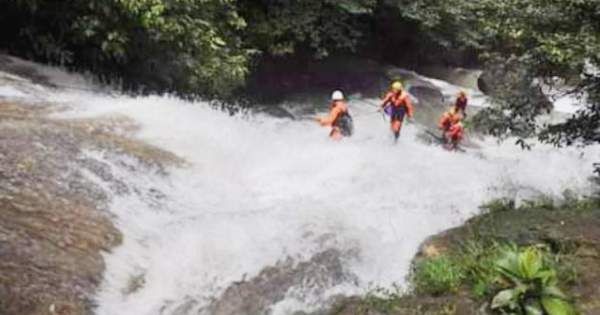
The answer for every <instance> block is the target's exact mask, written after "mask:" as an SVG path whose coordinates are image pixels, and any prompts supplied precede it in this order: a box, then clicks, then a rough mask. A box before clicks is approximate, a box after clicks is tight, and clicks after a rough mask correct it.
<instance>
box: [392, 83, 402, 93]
mask: <svg viewBox="0 0 600 315" xmlns="http://www.w3.org/2000/svg"><path fill="white" fill-rule="evenodd" d="M402 88H403V86H402V82H400V81H395V82H394V83H392V90H394V91H402Z"/></svg>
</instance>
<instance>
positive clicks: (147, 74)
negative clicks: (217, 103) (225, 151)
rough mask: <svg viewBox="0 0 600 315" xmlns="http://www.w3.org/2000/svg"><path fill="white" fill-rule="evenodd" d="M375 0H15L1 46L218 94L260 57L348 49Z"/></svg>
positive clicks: (131, 79) (133, 81) (3, 20)
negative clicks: (304, 51)
mask: <svg viewBox="0 0 600 315" xmlns="http://www.w3.org/2000/svg"><path fill="white" fill-rule="evenodd" d="M373 6H374V0H345V1H333V0H332V1H291V0H290V1H271V0H263V1H235V0H203V1H195V0H178V1H169V0H90V1H81V0H77V1H56V0H15V1H8V2H6V1H5V2H4V4H3V10H2V11H1V12H0V26H1V28H0V29H1V31H0V32H1V34H2V36H0V47H3V48H6V49H8V50H9V51H11V52H12V53H15V54H17V55H22V56H25V57H29V58H32V59H36V60H41V61H45V62H50V63H55V64H60V65H65V66H68V67H71V68H75V69H86V70H91V71H92V72H94V73H96V74H98V75H99V76H100V77H101V78H103V79H106V80H109V79H115V78H120V79H123V83H124V85H125V88H143V89H149V90H154V91H156V90H158V91H173V92H179V93H184V94H195V95H205V96H209V97H221V98H222V97H227V96H228V95H230V94H231V93H232V92H233V91H235V90H236V89H237V88H238V87H241V86H242V85H243V84H244V83H245V79H246V77H247V75H248V73H249V71H250V67H251V61H252V60H253V59H254V58H256V57H258V56H259V54H260V53H264V54H273V55H282V54H290V53H293V52H295V51H296V49H297V48H298V47H300V48H303V49H308V50H312V51H314V53H315V55H318V56H326V55H327V54H329V53H330V52H331V51H333V50H337V49H352V48H354V47H355V45H356V44H357V42H358V38H359V36H360V35H361V32H360V27H359V23H357V21H358V16H360V15H363V14H366V13H369V12H370V10H371V8H372V7H373Z"/></svg>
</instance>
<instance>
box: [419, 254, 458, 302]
mask: <svg viewBox="0 0 600 315" xmlns="http://www.w3.org/2000/svg"><path fill="white" fill-rule="evenodd" d="M464 278H465V268H464V267H463V266H461V265H460V264H459V263H458V262H457V261H456V260H455V259H452V258H450V257H448V256H446V255H441V256H438V257H434V258H430V259H425V260H423V261H421V262H419V263H417V265H416V267H415V272H414V275H413V277H412V281H413V285H414V287H415V291H416V292H417V293H425V294H431V295H442V294H445V293H448V292H456V291H457V290H458V287H459V286H460V285H461V283H462V282H463V280H464Z"/></svg>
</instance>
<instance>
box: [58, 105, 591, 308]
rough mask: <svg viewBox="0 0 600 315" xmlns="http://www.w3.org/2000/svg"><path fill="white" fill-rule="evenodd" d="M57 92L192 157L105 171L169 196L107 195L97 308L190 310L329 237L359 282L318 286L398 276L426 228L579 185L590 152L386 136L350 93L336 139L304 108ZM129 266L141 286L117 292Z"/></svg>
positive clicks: (305, 254)
mask: <svg viewBox="0 0 600 315" xmlns="http://www.w3.org/2000/svg"><path fill="white" fill-rule="evenodd" d="M57 97H58V98H59V99H61V100H63V101H65V100H66V101H68V102H69V103H72V104H77V106H75V107H74V111H73V112H72V113H70V115H74V116H78V117H81V116H97V115H105V114H115V113H118V114H121V115H126V116H128V117H131V118H133V119H134V120H135V121H137V122H138V123H140V124H141V127H142V129H141V132H140V133H139V134H137V137H139V138H140V139H143V140H145V141H147V142H149V143H152V144H155V145H157V146H159V147H161V148H163V149H166V150H169V151H171V152H174V153H176V154H178V155H179V156H181V157H183V158H185V159H186V160H187V161H189V162H190V166H189V167H186V168H182V169H172V170H171V175H170V176H169V177H168V178H161V177H159V176H158V175H154V174H153V173H152V172H148V173H147V174H138V175H136V176H135V177H131V176H130V175H128V174H127V173H126V172H123V171H121V170H119V169H115V170H114V171H115V172H117V173H119V172H121V176H122V177H123V179H124V180H125V181H127V182H129V183H130V185H133V186H138V187H144V188H148V189H149V188H156V189H158V190H160V191H162V192H164V193H166V195H167V198H166V199H165V200H164V202H163V204H162V205H160V207H158V208H152V207H149V206H148V205H147V204H146V203H145V202H144V200H143V198H142V200H140V198H138V197H134V196H115V198H114V202H113V206H112V209H113V212H114V213H115V214H116V218H117V224H118V227H119V228H120V229H121V231H123V233H124V236H125V241H124V244H123V245H122V246H121V247H119V248H117V249H116V250H115V251H114V252H113V253H112V254H110V255H107V256H106V258H107V263H108V265H107V266H108V268H107V271H106V274H105V280H104V283H103V285H102V288H101V290H100V292H99V294H98V303H99V307H98V310H97V314H101V315H112V314H170V313H171V312H172V311H173V310H175V309H176V308H177V307H178V306H181V305H182V304H183V303H185V302H186V301H189V300H190V299H192V300H194V301H198V306H197V307H196V308H195V309H194V311H196V310H197V309H200V308H201V307H202V305H203V303H208V301H209V299H211V298H215V297H218V295H219V294H220V293H221V292H222V290H223V289H224V288H226V287H227V286H228V285H230V284H231V283H233V282H234V281H240V280H241V279H242V278H243V277H244V276H246V277H247V278H251V277H252V276H253V275H256V274H257V273H258V272H259V271H260V270H261V269H262V268H264V267H266V266H271V265H274V264H275V263H276V262H277V261H278V260H283V259H285V258H286V257H288V256H289V257H293V258H294V259H297V260H298V261H301V260H305V259H308V258H309V257H310V256H311V255H312V254H314V253H317V252H319V251H322V250H325V249H327V248H338V249H340V250H343V251H345V250H348V251H354V252H356V253H357V254H356V255H355V256H354V257H350V258H348V259H347V260H346V261H345V267H346V268H347V270H348V271H349V272H351V273H353V274H355V275H356V276H357V277H358V280H359V281H358V283H357V284H356V283H347V284H344V285H340V286H338V287H332V288H327V290H326V291H325V292H332V293H333V292H336V293H339V292H343V293H347V294H351V293H360V292H363V291H364V290H365V289H367V288H368V287H369V285H370V284H377V285H382V286H390V285H392V284H393V283H394V282H396V283H399V284H402V283H404V278H405V276H406V274H407V272H408V270H409V264H410V260H411V259H412V257H413V255H414V254H415V252H416V250H417V247H418V245H419V243H420V242H422V241H423V240H424V239H425V238H426V237H427V236H429V235H431V234H434V233H436V232H439V231H442V230H444V229H447V228H449V227H452V226H455V225H458V224H460V223H461V222H463V221H464V220H465V219H467V218H469V217H470V216H472V215H474V214H475V213H477V211H478V206H479V205H481V204H482V203H484V202H485V201H488V200H490V199H491V198H494V197H499V196H510V197H527V196H530V195H531V193H532V191H533V192H536V193H544V194H550V195H555V196H558V195H560V194H561V192H562V191H563V190H564V189H567V188H570V189H574V190H576V191H580V192H585V191H586V190H587V188H588V187H589V186H588V185H589V184H588V182H587V181H586V179H585V178H586V176H587V175H589V174H590V171H591V163H592V162H593V153H598V150H597V149H595V148H590V149H588V152H587V153H586V154H584V155H581V152H579V151H577V150H573V149H569V150H556V149H554V148H551V147H548V146H542V145H538V146H537V147H536V148H535V149H534V150H533V151H530V152H528V151H522V150H520V149H519V148H518V147H516V146H514V145H512V144H510V143H505V144H503V145H497V144H496V143H495V142H493V141H491V140H490V141H487V142H485V143H484V144H483V149H481V150H478V151H469V152H467V153H465V154H460V153H450V152H447V151H444V150H442V149H440V148H439V147H437V146H428V145H425V144H423V143H421V142H419V141H417V140H416V139H415V138H416V134H417V131H418V127H417V126H415V125H407V126H406V127H405V129H404V130H403V135H402V138H401V140H400V142H399V143H398V145H392V140H391V138H390V135H389V132H388V129H387V128H388V127H387V125H386V124H385V123H384V122H383V121H382V118H381V116H379V115H370V114H369V113H371V112H372V108H371V107H368V106H365V104H364V103H361V102H353V103H351V104H350V107H351V110H352V111H353V112H354V114H355V115H356V116H357V118H356V121H355V123H356V136H355V137H353V138H350V139H346V140H344V141H342V142H339V143H335V142H332V141H330V140H329V139H328V138H327V133H328V130H327V129H324V128H321V127H319V126H318V125H316V124H315V123H314V122H312V121H310V120H307V121H291V120H284V119H275V118H272V117H267V116H260V115H257V116H252V117H245V118H242V117H231V116H228V115H226V114H224V113H222V112H219V111H215V110H213V109H210V107H209V106H207V105H206V104H204V103H201V102H199V103H194V104H191V103H188V102H184V101H181V100H179V99H176V98H170V97H156V96H155V97H143V98H130V97H102V96H98V95H82V94H68V95H65V94H62V95H59V96H57ZM90 154H95V157H96V158H105V157H103V155H102V154H101V153H90ZM323 239H325V241H323ZM138 275H144V278H145V284H144V285H143V287H142V288H141V289H139V290H138V291H136V292H135V293H131V294H126V293H124V292H125V291H126V288H127V286H128V285H129V282H130V281H131V278H132V277H135V276H138ZM320 292H322V291H320ZM322 294H323V293H322ZM324 294H327V293H324ZM323 299H324V297H323V296H321V297H314V296H313V297H305V300H304V301H297V300H295V301H294V303H287V304H286V303H284V302H282V303H281V304H280V305H278V306H277V307H276V308H275V310H277V311H278V312H279V313H280V314H288V313H290V312H291V311H292V310H291V309H290V308H291V307H293V308H300V309H301V308H311V307H315V305H313V302H314V301H321V300H323ZM315 303H316V302H315ZM190 314H194V312H192V311H190Z"/></svg>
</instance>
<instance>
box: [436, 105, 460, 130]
mask: <svg viewBox="0 0 600 315" xmlns="http://www.w3.org/2000/svg"><path fill="white" fill-rule="evenodd" d="M461 118H462V117H461V114H460V112H459V110H458V109H457V108H456V106H454V107H452V108H450V109H449V110H448V111H446V112H445V113H444V114H442V117H441V118H440V121H439V122H438V127H439V129H440V130H441V131H442V133H445V132H446V131H448V130H449V129H450V127H452V125H453V124H455V123H457V122H459V121H460V119H461Z"/></svg>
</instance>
